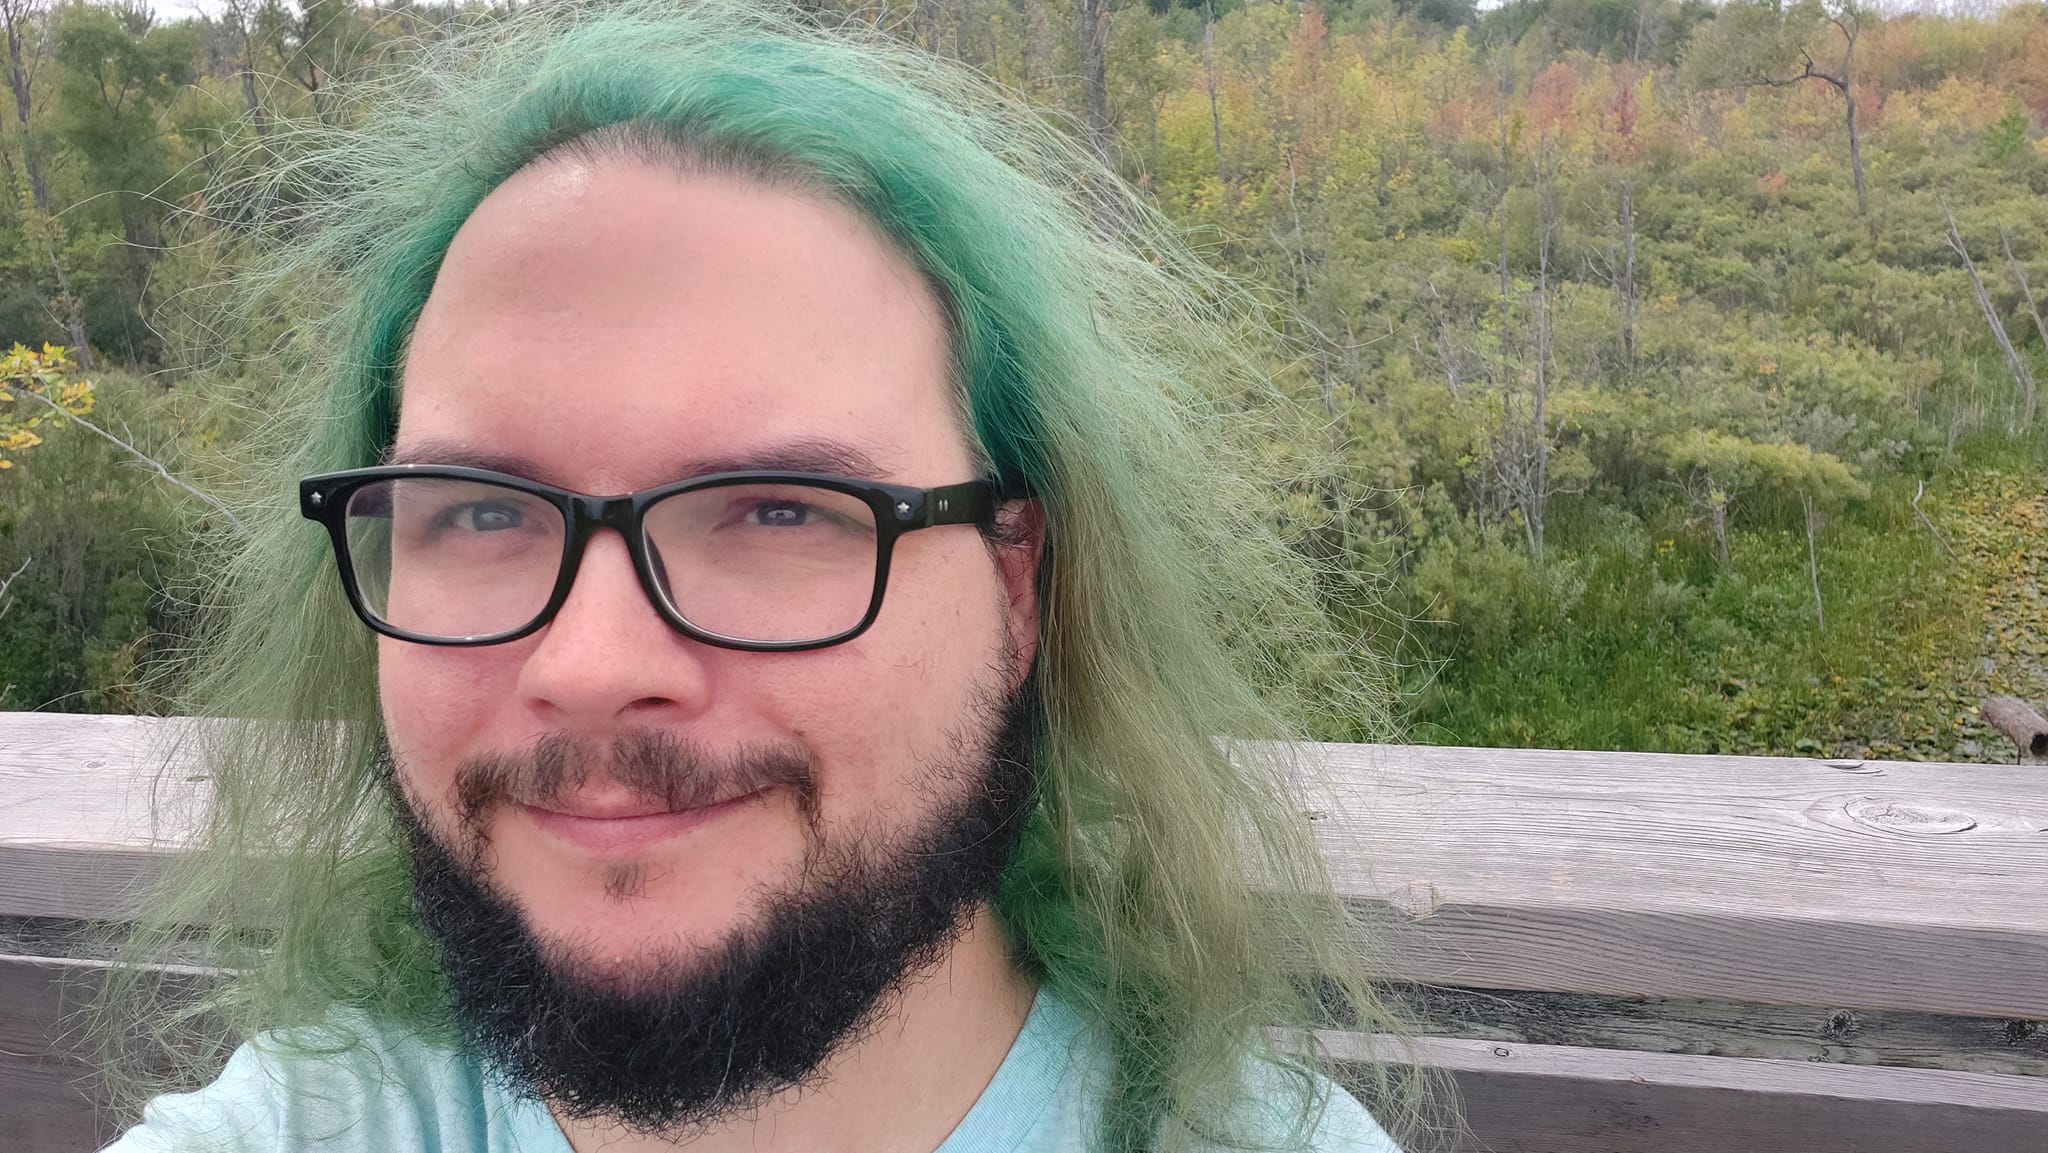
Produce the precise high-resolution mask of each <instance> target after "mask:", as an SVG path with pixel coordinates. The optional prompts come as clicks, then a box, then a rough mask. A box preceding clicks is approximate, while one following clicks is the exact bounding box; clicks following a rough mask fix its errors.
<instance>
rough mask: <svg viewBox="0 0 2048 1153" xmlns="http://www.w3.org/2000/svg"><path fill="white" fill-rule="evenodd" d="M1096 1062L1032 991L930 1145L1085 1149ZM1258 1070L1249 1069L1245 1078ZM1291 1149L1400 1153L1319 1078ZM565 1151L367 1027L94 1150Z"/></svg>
mask: <svg viewBox="0 0 2048 1153" xmlns="http://www.w3.org/2000/svg"><path fill="white" fill-rule="evenodd" d="M1107 1068H1108V1065H1107V1060H1106V1055H1105V1053H1104V1050H1103V1047H1102V1046H1101V1044H1100V1043H1099V1041H1098V1040H1096V1038H1095V1035H1094V1033H1093V1032H1092V1031H1091V1030H1089V1029H1088V1028H1086V1026H1085V1025H1084V1023H1083V1021H1082V1020H1081V1018H1080V1017H1079V1016H1078V1015H1077V1014H1075V1013H1074V1012H1073V1011H1072V1010H1071V1009H1069V1008H1068V1007H1067V1006H1065V1005H1064V1004H1062V1003H1060V1002H1059V1001H1057V1000H1055V999H1053V998H1052V997H1049V996H1047V995H1046V994H1044V993H1040V994H1039V996H1038V999H1037V1001H1036V1002H1035V1003H1034V1004H1033V1005H1032V1008H1031V1013H1030V1016H1029V1017H1027V1018H1026V1019H1025V1022H1024V1029H1023V1031H1022V1032H1020V1033H1019V1034H1018V1035H1017V1040H1016V1043H1015V1044H1013V1045H1012V1046H1011V1047H1010V1052H1009V1055H1008V1056H1006V1057H1004V1058H1003V1063H1002V1064H1001V1066H999V1067H998V1068H997V1069H996V1074H995V1077H994V1078H993V1079H991V1080H990V1081H989V1084H988V1088H987V1089H985V1090H983V1091H982V1094H981V1097H980V1099H978V1100H976V1101H975V1103H974V1106H973V1108H971V1109H969V1110H968V1111H967V1116H966V1117H964V1118H962V1119H961V1121H960V1124H959V1126H958V1127H957V1128H955V1129H954V1130H953V1133H952V1135H951V1136H949V1137H947V1138H946V1140H945V1142H944V1144H942V1145H940V1146H939V1148H938V1149H937V1150H936V1151H935V1153H1054V1151H1058V1153H1067V1151H1073V1153H1085V1151H1086V1150H1087V1149H1088V1147H1089V1144H1090V1141H1089V1137H1090V1135H1091V1133H1092V1132H1093V1125H1094V1121H1095V1118H1096V1116H1097V1114H1096V1108H1097V1106H1098V1102H1099V1094H1100V1088H1099V1087H1100V1086H1101V1085H1102V1084H1103V1083H1104V1080H1105V1078H1104V1073H1105V1072H1106V1071H1107ZM1265 1072H1266V1073H1269V1074H1270V1077H1268V1078H1265V1079H1266V1080H1269V1081H1270V1083H1271V1084H1272V1085H1273V1087H1274V1090H1275V1092H1274V1094H1273V1099H1272V1100H1270V1101H1267V1100H1261V1101H1254V1102H1249V1103H1248V1105H1249V1107H1250V1108H1251V1109H1252V1110H1253V1112H1252V1113H1251V1114H1249V1115H1247V1117H1246V1118H1245V1119H1246V1121H1247V1122H1249V1123H1250V1127H1251V1128H1252V1130H1253V1131H1254V1132H1255V1133H1256V1134H1257V1135H1258V1136H1260V1137H1262V1138H1263V1139H1264V1141H1265V1143H1267V1144H1281V1143H1283V1142H1285V1141H1286V1140H1287V1139H1288V1137H1289V1135H1290V1133H1292V1132H1293V1128H1294V1120H1295V1116H1294V1111H1293V1110H1291V1109H1283V1108H1281V1107H1280V1106H1281V1103H1282V1102H1283V1101H1288V1102H1291V1101H1292V1100H1294V1093H1293V1091H1291V1090H1287V1089H1285V1088H1284V1087H1283V1084H1282V1079H1283V1077H1285V1075H1284V1074H1282V1073H1281V1072H1280V1071H1279V1070H1277V1069H1270V1068H1269V1069H1267V1070H1266V1071H1265ZM1258 1080H1260V1078H1254V1083H1257V1081H1258ZM1320 1088H1321V1090H1322V1096H1323V1101H1322V1109H1321V1114H1320V1119H1319V1120H1318V1121H1317V1123H1316V1124H1315V1126H1314V1127H1313V1130H1312V1131H1311V1133H1310V1135H1309V1139H1308V1141H1307V1142H1306V1143H1305V1144H1303V1143H1298V1142H1297V1143H1294V1144H1292V1145H1291V1146H1288V1147H1290V1148H1292V1149H1296V1150H1300V1151H1301V1153H1398V1150H1396V1149H1395V1147H1394V1144H1393V1142H1392V1141H1391V1140H1389V1139H1388V1138H1387V1135H1386V1134H1385V1133H1384V1132H1382V1131H1381V1129H1380V1127H1379V1126H1378V1125H1377V1124H1375V1123H1374V1121H1373V1119H1372V1117H1371V1116H1369V1115H1368V1114H1367V1113H1366V1111H1365V1109H1364V1108H1363V1107H1362V1106H1360V1105H1359V1104H1358V1102H1357V1101H1355V1100H1353V1099H1352V1097H1351V1096H1350V1095H1349V1094H1347V1093H1346V1092H1344V1090H1343V1089H1341V1088H1339V1087H1338V1086H1336V1085H1334V1084H1330V1083H1328V1082H1327V1081H1326V1082H1323V1083H1322V1084H1321V1086H1320ZM172 1150H175V1151H176V1153H256V1151H259V1150H261V1151H265V1153H268V1151H272V1150H275V1151H280V1153H282V1151H290V1153H299V1151H301V1150H307V1151H322V1153H410V1151H414V1150H417V1151H419V1153H571V1150H570V1148H569V1142H568V1140H567V1139H566V1138H564V1137H563V1136H562V1131H561V1129H560V1128H559V1127H558V1126H556V1124H555V1121H554V1118H553V1117H552V1116H551V1115H550V1114H549V1113H548V1110H547V1107H546V1106H544V1105H542V1104H541V1103H540V1102H539V1101H536V1100H533V1099H532V1098H529V1097H521V1096H518V1095H516V1094H513V1093H511V1092H508V1091H507V1090H506V1089H505V1088H504V1087H502V1086H501V1085H499V1084H498V1083H497V1082H495V1081H494V1080H493V1079H491V1078H489V1077H487V1076H485V1075H484V1073H483V1071H482V1069H481V1068H480V1067H479V1066H478V1065H477V1063H476V1062H475V1061H474V1060H472V1059H470V1058H468V1057H465V1056H463V1055H462V1054H460V1053H458V1052H454V1051H451V1050H448V1049H444V1048H440V1047H436V1046H430V1045H427V1044H425V1043H423V1042H421V1041H420V1040H418V1039H416V1038H412V1037H409V1036H397V1037H393V1036H390V1035H388V1034H386V1033H372V1034H371V1035H370V1036H369V1037H367V1038H366V1039H365V1040H364V1041H363V1042H362V1043H360V1044H358V1045H355V1046H353V1047H351V1048H348V1049H346V1050H343V1051H340V1052H335V1053H332V1054H327V1055H302V1054H300V1053H297V1052H294V1053H292V1054H289V1055H287V1054H285V1053H283V1052H281V1051H278V1050H272V1049H266V1048H264V1047H262V1046H261V1045H260V1044H258V1045H244V1046H242V1047H241V1048H240V1049H238V1050H236V1051H235V1054H234V1056H233V1057H231V1058H230V1059H229V1060H228V1063H227V1067H226V1068H225V1069H223V1070H222V1071H221V1075H220V1077H219V1078H218V1079H217V1080H215V1081H214V1082H213V1084H211V1085H208V1086H207V1087H206V1088H204V1089H201V1090H199V1091H197V1092H194V1093H175V1094H169V1095H166V1096H163V1097H159V1098H157V1099H156V1100H155V1101H152V1102H150V1104H149V1107H148V1108H147V1109H146V1110H144V1112H143V1115H142V1123H141V1124H140V1125H138V1126H136V1127H135V1128H133V1129H131V1130H129V1131H128V1133H127V1134H126V1135H125V1136H123V1137H122V1138H121V1139H120V1140H119V1141H116V1142H115V1143H114V1144H113V1145H112V1146H110V1147H109V1148H108V1149H107V1151H106V1153H169V1151H172Z"/></svg>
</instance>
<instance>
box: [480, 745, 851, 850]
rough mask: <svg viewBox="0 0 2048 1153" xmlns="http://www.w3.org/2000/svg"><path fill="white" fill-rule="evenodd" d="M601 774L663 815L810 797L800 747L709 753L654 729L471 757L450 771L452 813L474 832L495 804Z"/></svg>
mask: <svg viewBox="0 0 2048 1153" xmlns="http://www.w3.org/2000/svg"><path fill="white" fill-rule="evenodd" d="M605 778H609V779H611V780H613V781H616V782H618V783H619V784H621V785H624V786H625V787H626V788H627V789H628V790H629V791H630V792H632V794H633V795H634V797H635V799H637V800H641V801H646V802H648V803H650V804H652V803H659V804H661V805H663V806H665V807H666V808H667V809H668V811H670V812H680V811H682V810H685V809H699V808H703V807H705V806H707V805H715V804H719V803H721V802H724V801H730V800H734V799H737V798H739V797H744V796H746V795H748V794H749V793H757V792H760V791H762V790H763V789H770V788H776V787H782V788H786V789H789V790H790V791H791V792H792V793H794V794H795V795H796V798H797V804H798V807H799V808H800V809H801V810H802V811H803V812H804V813H805V814H806V815H808V814H809V813H811V812H812V811H813V809H814V806H815V803H816V799H817V779H816V778H817V773H816V764H815V762H814V761H813V759H812V757H811V755H810V753H809V752H808V751H807V750H805V749H804V748H803V747H802V746H800V745H797V744H794V743H770V744H755V745H742V746H740V747H738V748H735V749H733V750H731V751H728V752H724V753H717V752H713V751H712V750H711V748H710V747H709V746H707V745H705V744H702V743H701V742H697V741H692V740H688V739H685V738H682V737H678V736H676V735H675V734H674V733H671V732H667V731H665V730H662V729H636V730H631V731H627V732H623V733H620V734H619V735H617V736H615V737H613V738H612V739H611V740H610V741H609V742H600V741H593V740H589V739H587V738H582V737H576V736H572V735H570V734H567V733H550V734H548V735H547V736H544V737H542V738H540V739H539V740H537V741H534V742H532V743H531V744H529V745H527V746H526V747H524V748H522V749H517V750H514V751H510V752H503V753H486V754H482V755H479V756H475V757H471V758H469V759H468V760H465V761H463V762H462V764H460V765H459V766H457V768H456V771H455V808H456V815H457V816H458V818H459V819H460V820H461V822H462V824H463V825H464V826H465V827H468V828H471V829H474V828H476V826H477V825H478V823H479V822H480V821H481V820H482V819H483V817H485V816H486V815H488V814H489V813H490V811H491V810H493V809H495V808H497V807H499V806H500V805H533V806H535V807H540V808H545V807H547V806H548V805H549V804H551V803H555V802H558V801H560V800H561V799H562V798H564V797H566V796H568V795H569V794H571V793H574V792H575V791H576V790H577V789H580V788H582V787H583V786H584V785H586V784H588V783H590V782H591V781H593V780H601V779H605Z"/></svg>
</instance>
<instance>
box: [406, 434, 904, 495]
mask: <svg viewBox="0 0 2048 1153" xmlns="http://www.w3.org/2000/svg"><path fill="white" fill-rule="evenodd" d="M876 457H877V454H875V453H873V452H870V451H868V450H867V449H864V448H861V447H860V446H858V445H854V444H849V443H847V442H846V441H841V440H833V439H831V438H829V437H797V438H795V439H792V440H786V441H780V442H777V443H774V444H767V445H762V446H760V447H758V448H753V449H749V450H747V451H745V452H740V453H734V454H731V455H728V456H714V457H702V458H698V459H694V460H685V461H682V462H680V463H679V464H678V465H677V466H676V467H675V468H673V469H669V470H667V471H666V472H665V473H664V476H665V477H666V480H667V481H675V480H688V479H690V478H692V477H699V476H708V475H710V474H712V473H718V472H816V473H830V474H833V475H838V476H845V477H851V478H854V479H856V480H881V479H883V478H884V477H885V476H886V475H887V470H885V469H884V468H883V467H882V465H881V464H880V463H879V462H878V461H877V459H876ZM384 463H385V464H393V465H432V464H439V465H455V466H458V467H462V468H481V469H487V470H489V471H491V472H502V473H507V474H509V475H512V476H517V477H524V478H526V479H527V480H535V481H540V482H541V483H543V484H556V485H558V486H559V487H568V486H566V485H560V484H559V477H557V476H556V475H555V474H554V473H553V470H551V469H548V468H545V467H543V466H541V465H539V464H537V463H535V462H534V461H532V460H530V459H529V458H527V457H523V456H520V455H518V454H516V453H504V452H495V451H492V450H489V449H481V448H477V447H475V446H472V445H468V444H465V443H463V442H461V441H456V440H442V439H438V438H433V437H427V438H423V439H420V440H416V441H413V442H411V443H409V444H406V445H404V446H398V445H394V446H392V448H391V449H390V450H389V451H387V452H386V453H385V454H384ZM663 483H666V481H664V482H663Z"/></svg>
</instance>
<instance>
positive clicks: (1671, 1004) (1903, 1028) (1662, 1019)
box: [1389, 984, 2048, 1092]
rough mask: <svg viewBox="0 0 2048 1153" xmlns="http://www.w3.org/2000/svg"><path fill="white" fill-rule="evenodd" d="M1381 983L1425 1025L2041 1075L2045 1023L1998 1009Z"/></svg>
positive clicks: (1517, 1037) (1693, 1050) (1553, 1041)
mask: <svg viewBox="0 0 2048 1153" xmlns="http://www.w3.org/2000/svg"><path fill="white" fill-rule="evenodd" d="M1389 992H1390V994H1391V996H1392V998H1393V1000H1394V1001H1395V1003H1397V1004H1398V1005H1399V1006H1400V1007H1401V1009H1402V1010H1403V1012H1404V1014H1405V1015H1406V1016H1407V1018H1408V1019H1409V1020H1412V1021H1415V1022H1417V1023H1418V1026H1419V1028H1420V1029H1421V1030H1422V1031H1423V1032H1424V1033H1427V1034H1429V1035H1430V1036H1435V1037H1460V1038H1465V1039H1469V1040H1474V1041H1504V1042H1508V1043H1510V1044H1533V1045H1566V1046H1572V1047H1575V1048H1591V1049H1621V1050H1629V1051H1635V1052H1649V1053H1687V1054H1693V1055H1696V1056H1711V1057H1762V1058H1770V1059H1774V1060H1781V1061H1814V1062H1827V1063H1835V1064H1845V1065H1887V1066H1894V1067H1899V1068H1911V1069H1958V1070H1962V1071H1964V1072H1970V1073H2004V1074H2012V1075H2020V1076H2031V1077H2048V1028H2042V1027H2041V1026H2040V1025H2039V1024H2038V1023H2037V1022H2033V1021H2026V1020H2020V1019H2015V1018H2009V1017H1949V1016H1943V1015H1941V1014H1937V1013H1901V1012H1896V1011H1892V1010H1884V1009H1876V1010H1851V1009H1830V1008H1827V1007H1825V1006H1821V1007H1809V1006H1798V1005H1759V1004H1755V1003H1752V1002H1741V1001H1688V1000H1675V999H1667V998H1658V997H1653V998H1633V997H1607V996H1601V995H1599V994H1594V993H1540V992H1530V991H1527V990H1519V989H1447V988H1435V987H1428V986H1418V985H1408V984H1402V985H1395V986H1393V987H1392V988H1391V989H1390V990H1389ZM2042 1091H2043V1092H2048V1082H2044V1085H2043V1090H2042Z"/></svg>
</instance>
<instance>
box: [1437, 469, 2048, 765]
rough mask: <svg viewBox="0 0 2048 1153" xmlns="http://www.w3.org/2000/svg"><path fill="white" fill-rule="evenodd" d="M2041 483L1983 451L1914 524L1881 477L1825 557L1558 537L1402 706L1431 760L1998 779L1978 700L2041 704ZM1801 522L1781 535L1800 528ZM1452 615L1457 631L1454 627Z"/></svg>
mask: <svg viewBox="0 0 2048 1153" xmlns="http://www.w3.org/2000/svg"><path fill="white" fill-rule="evenodd" d="M2044 477H2048V468H2044V467H2043V462H2042V459H2041V456H2040V454H2039V452H2038V450H2036V449H2033V448H2031V447H2030V446H2026V445H2013V444H2005V443H1991V442H1986V443H1983V444H1979V445H1974V446H1971V447H1970V448H1968V449H1967V450H1965V451H1964V453H1962V454H1961V455H1960V456H1959V457H1958V458H1957V459H1956V460H1954V461H1952V462H1951V464H1950V465H1949V466H1948V467H1946V468H1944V469H1943V470H1941V472H1940V474H1939V476H1938V477H1937V478H1936V480H1935V481H1934V482H1932V483H1930V484H1929V486H1928V489H1927V492H1926V495H1925V496H1924V497H1923V498H1922V499H1921V502H1920V504H1921V508H1922V509H1923V510H1924V511H1925V512H1926V513H1927V514H1928V516H1929V518H1930V519H1931V520H1932V521H1933V523H1934V525H1935V526H1936V528H1937V529H1938V531H1939V533H1940V537H1941V539H1940V540H1939V541H1937V539H1936V536H1935V533H1934V532H1930V531H1929V528H1928V527H1927V525H1926V524H1923V523H1922V522H1921V521H1920V520H1919V518H1918V517H1916V515H1915V514H1914V511H1913V507H1912V497H1913V482H1912V481H1910V480H1907V479H1904V478H1891V479H1888V480H1887V481H1885V482H1883V483H1881V484H1880V485H1879V486H1877V487H1876V489H1875V491H1873V493H1872V495H1871V498H1870V499H1869V500H1868V501H1865V502H1863V503H1862V504H1860V505H1859V506H1857V507H1854V508H1851V509H1846V510H1843V511H1841V512H1838V513H1837V514H1836V515H1834V516H1833V517H1831V518H1830V519H1829V522H1828V524H1827V525H1826V527H1825V528H1824V530H1823V532H1822V534H1821V537H1820V549H1819V567H1820V586H1821V599H1822V605H1823V607H1824V609H1825V612H1826V625H1825V627H1824V628H1823V627H1822V625H1821V623H1820V620H1819V619H1818V618H1817V616H1816V614H1815V610H1814V601H1813V586H1812V581H1811V578H1810V577H1809V574H1808V569H1807V554H1806V541H1805V537H1804V533H1803V531H1802V530H1798V529H1795V528H1793V527H1791V526H1789V525H1785V524H1777V525H1771V524H1761V525H1748V526H1743V527H1740V528H1738V529H1737V530H1735V531H1733V532H1731V534H1730V541H1729V559H1728V563H1727V564H1725V565H1723V564H1722V563H1721V562H1720V561H1719V560H1718V558H1717V557H1716V556H1715V555H1714V551H1713V549H1712V547H1711V542H1710V541H1709V540H1707V539H1706V537H1705V534H1704V533H1703V532H1702V531H1700V530H1699V529H1698V528H1697V527H1694V526H1690V525H1688V524H1686V523H1684V521H1683V520H1682V518H1681V517H1680V515H1679V514H1676V513H1668V512H1667V513H1664V514H1661V518H1660V517H1659V516H1657V515H1654V514H1653V516H1652V517H1651V518H1648V519H1637V518H1634V517H1626V516H1617V515H1615V514H1613V513H1612V512H1610V513H1609V514H1607V515H1605V516H1603V517H1602V518H1601V519H1600V520H1599V521H1597V522H1591V523H1581V524H1576V525H1567V526H1564V527H1565V531H1564V532H1562V533H1560V534H1559V535H1560V537H1561V538H1562V539H1561V540H1560V541H1559V547H1558V548H1557V549H1556V550H1555V553H1554V558H1555V559H1553V560H1552V561H1551V562H1550V563H1549V564H1547V565H1545V566H1542V569H1541V570H1537V569H1535V568H1533V567H1532V568H1530V569H1529V570H1527V571H1525V572H1523V573H1522V574H1520V576H1519V578H1518V579H1519V580H1520V586H1519V587H1513V586H1511V587H1508V588H1505V589H1501V590H1500V591H1499V593H1498V594H1497V595H1498V596H1500V597H1502V598H1504V601H1505V609H1506V610H1507V611H1506V616H1507V617H1508V618H1509V619H1507V620H1506V621H1505V622H1504V623H1503V622H1502V620H1501V617H1502V615H1503V613H1502V611H1501V610H1502V607H1503V606H1501V605H1496V606H1495V611H1494V613H1493V615H1492V616H1491V617H1488V616H1486V615H1485V614H1475V613H1472V612H1469V611H1468V612H1464V613H1462V614H1461V613H1458V612H1453V613H1452V614H1451V619H1450V620H1449V621H1447V622H1446V623H1444V624H1440V625H1435V626H1422V628H1421V631H1420V632H1419V634H1418V635H1419V636H1420V638H1421V645H1422V647H1423V649H1424V662H1423V663H1424V665H1425V667H1428V668H1430V669H1431V670H1432V671H1433V673H1434V675H1433V677H1431V678H1430V679H1429V680H1428V681H1427V683H1426V684H1424V685H1421V686H1419V687H1418V690H1417V692H1416V693H1415V694H1414V696H1413V697H1412V709H1411V712H1410V714H1409V716H1410V735H1411V737H1412V739H1415V740H1419V741H1425V742H1430V743H1443V744H1476V745H1509V746H1528V747H1550V748H1584V749H1623V750H1663V751H1671V752H1700V753H1749V754H1782V755H1801V756H1853V757H1863V756H1876V757H1889V758H1905V759H1943V760H1966V761H1967V760H1990V761H2009V760H2011V759H2012V752H2013V750H2012V748H2011V746H2010V745H2009V744H2008V743H2006V741H2005V739H2004V738H2003V737H2002V736H2000V735H1997V734H1995V733H1993V732H1990V731H1989V730H1987V729H1986V727H1985V726H1984V725H1983V724H1982V722H1981V721H1980V720H1979V719H1978V717H1977V704H1978V702H1979V701H1980V700H1981V699H1982V697H1983V696H1984V695H1985V694H1987V693H1992V692H2006V693H2014V694H2016V695H2020V696H2022V697H2026V698H2029V699H2032V700H2034V701H2036V702H2037V703H2038V702H2039V701H2041V700H2042V699H2043V698H2044V697H2048V597H2044V596H2043V591H2044V590H2043V587H2042V586H2043V584H2044V582H2048V496H2044V493H2043V482H2044ZM1796 517H1797V514H1796V513H1795V514H1794V516H1793V518H1792V519H1795V520H1796ZM1461 617H1462V619H1461Z"/></svg>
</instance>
